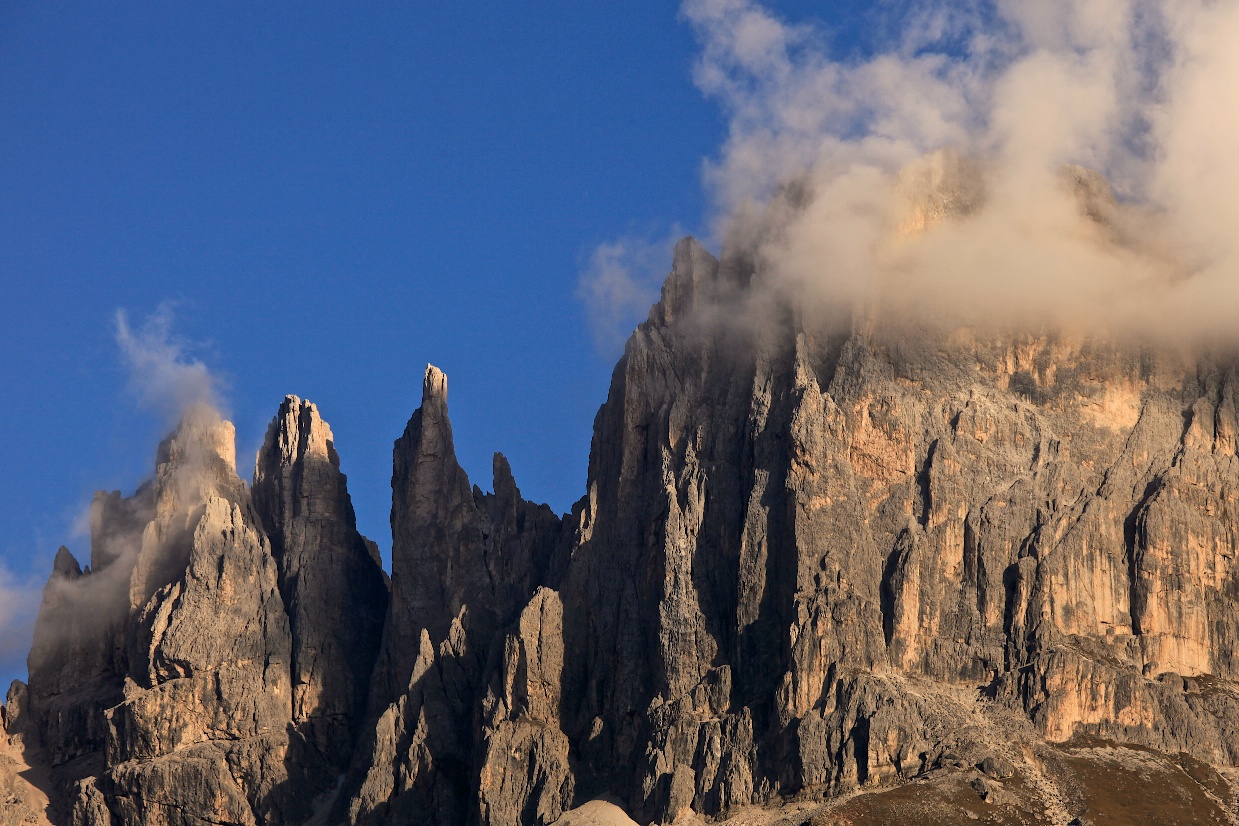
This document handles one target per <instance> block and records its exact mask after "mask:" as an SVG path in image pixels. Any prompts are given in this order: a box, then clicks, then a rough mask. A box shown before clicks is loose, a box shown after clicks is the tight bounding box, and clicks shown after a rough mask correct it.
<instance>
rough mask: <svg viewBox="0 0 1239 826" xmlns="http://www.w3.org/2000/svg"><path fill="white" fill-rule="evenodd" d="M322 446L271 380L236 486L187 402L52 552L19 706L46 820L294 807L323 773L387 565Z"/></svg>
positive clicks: (229, 452) (359, 696)
mask: <svg viewBox="0 0 1239 826" xmlns="http://www.w3.org/2000/svg"><path fill="white" fill-rule="evenodd" d="M288 445H291V446H292V447H291V448H290V449H288V450H283V448H284V447H286V446H288ZM333 459H334V453H333V452H332V451H331V447H330V430H329V429H327V428H326V425H325V424H324V423H322V422H321V420H320V419H318V417H317V412H316V411H314V410H313V407H312V406H311V405H304V406H303V405H301V403H300V402H297V401H295V400H289V401H288V402H286V404H285V406H284V408H282V409H281V415H280V416H279V417H277V419H276V421H275V422H274V423H273V424H272V435H271V437H270V438H269V439H268V443H267V445H266V446H265V447H264V453H263V454H262V455H261V456H260V462H259V465H260V470H259V473H258V474H257V476H258V484H257V485H256V490H257V491H258V495H257V496H256V497H255V499H251V495H250V492H249V490H248V489H247V487H246V485H245V484H244V483H243V482H241V480H240V479H239V478H237V475H236V470H235V456H234V448H233V430H232V425H230V424H228V423H227V422H224V421H222V420H220V419H219V417H218V415H216V414H215V413H214V411H212V410H209V409H206V408H200V409H195V410H192V411H190V412H189V413H188V414H187V415H186V416H185V418H184V420H183V421H182V423H181V426H180V427H179V429H178V430H177V432H176V433H175V434H174V435H173V436H172V437H170V438H169V439H168V440H166V441H165V442H164V443H163V444H162V445H161V446H160V449H159V455H158V458H157V467H156V473H155V478H154V481H153V482H152V483H151V484H150V485H149V486H145V487H143V488H142V489H140V490H139V492H138V494H137V495H136V496H135V497H133V498H132V499H122V498H121V497H119V495H116V494H110V495H108V494H103V495H100V496H98V497H96V500H95V503H94V506H93V508H92V520H91V522H92V559H93V561H94V567H93V569H87V570H83V569H82V568H81V567H80V566H79V565H78V563H77V561H76V560H75V559H74V558H73V557H72V554H70V553H69V552H68V551H67V550H64V549H62V550H61V553H60V554H59V555H58V556H57V560H56V566H55V569H54V571H53V574H52V577H51V579H50V580H49V582H48V585H47V589H46V591H45V597H44V604H43V607H42V610H41V612H40V616H39V620H38V624H37V630H36V642H35V646H34V649H33V650H32V652H31V657H30V665H31V669H30V674H31V677H30V687H29V692H28V700H27V701H26V702H25V703H24V704H23V708H22V709H21V714H20V718H21V724H22V726H23V727H24V730H25V731H26V732H27V736H29V737H31V738H32V739H33V740H34V741H36V742H37V744H38V745H39V746H40V747H41V748H42V750H43V752H45V753H46V755H47V762H48V763H49V764H50V768H51V769H52V771H53V779H54V783H55V785H56V792H57V793H56V794H55V795H54V797H55V798H56V799H55V800H53V807H52V808H53V813H54V815H55V816H56V818H57V819H58V820H59V821H62V822H72V823H74V824H81V826H88V825H89V826H102V825H103V824H109V825H110V826H119V825H120V824H189V823H194V824H197V823H204V822H213V823H237V824H252V823H299V822H303V821H304V820H306V819H307V818H308V817H309V816H310V814H311V813H312V802H313V798H314V797H315V795H318V794H320V793H322V792H325V791H328V790H330V789H331V788H332V787H333V786H334V785H335V783H336V775H337V774H338V773H339V772H340V771H341V770H342V766H341V765H338V764H344V765H346V764H347V755H348V753H349V752H350V750H351V737H352V736H353V733H354V732H355V729H356V727H357V725H358V723H359V720H360V718H361V716H362V714H363V713H364V686H365V680H366V678H367V677H368V675H369V672H370V668H371V667H372V665H373V660H374V656H375V652H376V651H377V646H378V640H379V634H380V632H381V626H380V621H381V620H380V618H381V616H382V610H383V604H384V601H385V598H386V585H385V582H384V579H383V574H382V569H381V566H380V565H379V562H378V560H377V559H376V558H374V557H373V556H372V555H371V549H370V548H369V547H368V546H367V544H366V542H365V541H364V540H363V539H361V537H360V536H359V535H357V533H356V530H355V528H354V526H353V517H352V508H351V505H350V504H349V503H348V498H347V493H346V492H345V490H344V481H343V477H342V476H341V475H340V474H339V471H338V466H337V465H336V463H335V462H334V461H333ZM307 503H308V504H307ZM256 504H257V505H260V506H261V515H260V508H257V507H256ZM268 531H270V536H269V535H268ZM271 537H275V538H276V541H278V543H279V545H278V547H279V553H278V554H277V553H276V552H275V550H274V549H273V544H272V542H273V540H272V538H271ZM307 558H309V559H311V560H314V562H313V564H312V567H313V571H312V572H311V573H310V575H308V576H304V577H301V576H298V574H299V573H300V567H299V566H301V565H302V564H303V563H304V561H305V559H307ZM320 573H322V574H326V575H328V576H337V575H338V577H339V578H338V579H333V580H332V581H330V582H329V583H325V582H324V581H323V580H322V579H321V578H319V574H320ZM327 610H334V611H338V612H339V613H326V611H327ZM290 617H291V618H292V621H291V622H290ZM320 657H321V659H322V660H324V661H326V663H325V665H328V666H329V668H328V669H324V668H322V667H320V668H319V669H318V670H317V671H316V670H315V660H316V659H318V658H320ZM298 669H300V670H298ZM324 670H329V671H330V674H329V675H327V676H326V677H322V676H321V675H322V673H323V671H324ZM305 671H309V672H310V673H311V675H312V676H311V677H310V679H309V680H308V681H309V682H311V683H313V686H312V690H309V691H307V690H304V689H303V688H302V687H303V686H304V684H305V683H306V682H307V679H306V678H305V677H304V672H305ZM6 723H7V721H6ZM333 765H334V767H333Z"/></svg>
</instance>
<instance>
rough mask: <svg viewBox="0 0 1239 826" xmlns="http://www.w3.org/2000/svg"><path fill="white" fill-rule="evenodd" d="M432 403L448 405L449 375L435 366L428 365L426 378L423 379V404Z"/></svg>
mask: <svg viewBox="0 0 1239 826" xmlns="http://www.w3.org/2000/svg"><path fill="white" fill-rule="evenodd" d="M430 401H437V402H440V403H442V404H447V374H446V373H444V372H443V371H442V370H440V369H439V368H438V367H435V366H434V365H433V364H427V365H426V376H425V378H424V379H422V404H426V403H427V402H430Z"/></svg>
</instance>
